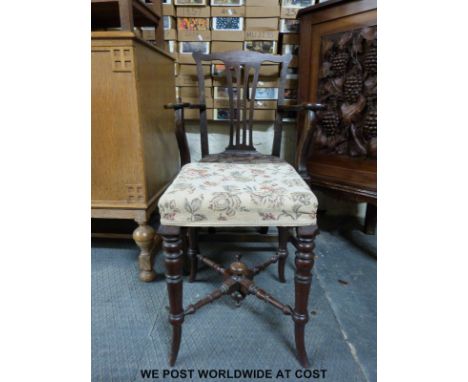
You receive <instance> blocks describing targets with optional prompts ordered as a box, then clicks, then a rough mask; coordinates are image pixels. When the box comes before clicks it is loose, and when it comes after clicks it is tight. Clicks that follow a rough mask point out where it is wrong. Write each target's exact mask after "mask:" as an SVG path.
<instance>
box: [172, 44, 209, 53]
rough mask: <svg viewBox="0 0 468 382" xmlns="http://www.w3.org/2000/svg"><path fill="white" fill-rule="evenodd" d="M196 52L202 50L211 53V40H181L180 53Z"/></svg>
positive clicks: (201, 51)
mask: <svg viewBox="0 0 468 382" xmlns="http://www.w3.org/2000/svg"><path fill="white" fill-rule="evenodd" d="M194 52H200V53H203V54H208V53H210V42H209V41H179V53H180V54H192V53H194Z"/></svg>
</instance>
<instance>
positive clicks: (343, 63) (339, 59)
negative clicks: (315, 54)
mask: <svg viewBox="0 0 468 382" xmlns="http://www.w3.org/2000/svg"><path fill="white" fill-rule="evenodd" d="M348 61H349V54H348V52H345V51H341V52H337V53H336V54H334V55H333V56H332V58H331V61H330V62H331V70H332V71H333V73H334V74H335V76H341V75H343V74H345V72H346V67H347V66H348Z"/></svg>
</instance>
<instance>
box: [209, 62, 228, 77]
mask: <svg viewBox="0 0 468 382" xmlns="http://www.w3.org/2000/svg"><path fill="white" fill-rule="evenodd" d="M225 70H226V66H225V65H224V64H211V76H212V77H216V78H221V77H225V76H226V73H225Z"/></svg>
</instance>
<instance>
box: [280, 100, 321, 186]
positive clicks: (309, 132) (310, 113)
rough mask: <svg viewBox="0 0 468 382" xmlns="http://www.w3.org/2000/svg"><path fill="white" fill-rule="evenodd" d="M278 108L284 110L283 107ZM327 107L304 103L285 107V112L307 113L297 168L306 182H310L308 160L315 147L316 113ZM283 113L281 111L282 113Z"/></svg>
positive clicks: (297, 155)
mask: <svg viewBox="0 0 468 382" xmlns="http://www.w3.org/2000/svg"><path fill="white" fill-rule="evenodd" d="M278 108H283V105H281V106H279V107H278ZM326 108H327V106H326V105H323V104H313V103H303V104H300V105H289V106H287V105H284V108H283V110H284V111H306V115H305V118H304V119H303V127H302V130H301V134H300V136H299V137H298V138H299V139H298V143H297V150H296V158H295V167H296V170H297V171H298V172H299V174H300V175H301V176H302V177H303V178H304V179H305V180H306V181H308V180H309V178H310V177H309V174H308V173H307V159H308V154H309V153H310V145H313V136H314V133H315V127H316V122H317V121H316V114H315V112H316V111H320V110H325V109H326ZM280 112H281V111H280Z"/></svg>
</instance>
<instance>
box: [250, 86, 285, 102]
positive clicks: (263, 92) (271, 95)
mask: <svg viewBox="0 0 468 382" xmlns="http://www.w3.org/2000/svg"><path fill="white" fill-rule="evenodd" d="M249 97H252V88H250V89H249ZM255 99H258V100H268V99H278V88H257V90H256V92H255Z"/></svg>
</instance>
